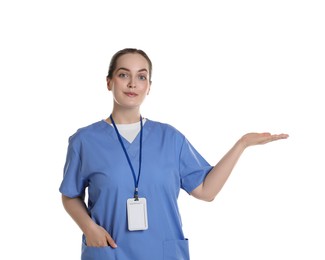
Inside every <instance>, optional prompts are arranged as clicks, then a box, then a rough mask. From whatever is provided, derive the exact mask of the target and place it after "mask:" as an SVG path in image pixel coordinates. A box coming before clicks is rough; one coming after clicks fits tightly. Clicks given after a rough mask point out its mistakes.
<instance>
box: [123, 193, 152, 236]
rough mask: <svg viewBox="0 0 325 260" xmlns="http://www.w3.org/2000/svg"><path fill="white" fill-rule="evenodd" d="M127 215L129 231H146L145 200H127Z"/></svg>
mask: <svg viewBox="0 0 325 260" xmlns="http://www.w3.org/2000/svg"><path fill="white" fill-rule="evenodd" d="M127 213H128V228H129V231H137V230H146V229H148V217H147V200H146V199H145V198H139V199H138V200H135V199H134V198H131V199H128V200H127Z"/></svg>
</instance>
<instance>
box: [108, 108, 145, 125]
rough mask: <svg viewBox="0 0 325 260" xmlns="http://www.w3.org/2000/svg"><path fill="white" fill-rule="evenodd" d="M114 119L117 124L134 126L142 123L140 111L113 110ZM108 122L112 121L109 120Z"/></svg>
mask: <svg viewBox="0 0 325 260" xmlns="http://www.w3.org/2000/svg"><path fill="white" fill-rule="evenodd" d="M112 117H113V119H114V122H115V123H116V124H132V123H136V122H139V121H140V111H139V110H134V111H116V110H114V109H113V111H112ZM108 120H110V119H109V118H108Z"/></svg>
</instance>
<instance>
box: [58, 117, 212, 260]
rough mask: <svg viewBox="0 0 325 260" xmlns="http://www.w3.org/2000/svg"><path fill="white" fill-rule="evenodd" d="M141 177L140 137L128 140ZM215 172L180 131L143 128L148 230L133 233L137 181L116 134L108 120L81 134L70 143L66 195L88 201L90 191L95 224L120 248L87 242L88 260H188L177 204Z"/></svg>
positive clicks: (142, 188)
mask: <svg viewBox="0 0 325 260" xmlns="http://www.w3.org/2000/svg"><path fill="white" fill-rule="evenodd" d="M122 140H123V143H124V145H125V148H126V150H127V152H128V154H129V157H130V160H131V162H132V165H133V167H134V170H135V172H136V174H137V173H138V168H139V147H140V144H139V142H140V135H138V136H137V137H136V139H135V140H134V141H133V142H132V143H129V142H128V141H127V140H126V139H124V138H123V137H122ZM211 169H212V166H211V165H210V164H209V163H208V162H207V161H206V160H205V159H204V158H203V157H202V156H201V155H200V154H199V153H198V152H197V151H196V150H195V148H194V147H193V146H192V145H191V144H190V143H189V141H188V140H187V139H186V138H185V136H184V135H183V134H182V133H180V132H179V131H178V130H177V129H175V128H174V127H172V126H170V125H168V124H163V123H159V122H155V121H151V120H148V119H147V120H146V123H145V124H144V126H143V145H142V166H141V177H140V181H139V197H144V198H146V199H147V212H148V225H149V228H148V230H144V231H129V230H128V226H127V212H126V201H127V199H128V198H132V197H133V194H134V179H133V175H132V172H131V169H130V167H129V164H128V162H127V159H126V156H125V154H124V152H123V148H122V147H121V144H120V143H119V140H118V137H117V134H116V132H115V130H114V128H113V127H112V126H111V125H109V124H108V123H106V122H105V121H104V120H101V121H99V122H96V123H94V124H91V125H89V126H86V127H83V128H80V129H78V131H77V132H76V133H75V134H74V135H72V136H71V137H70V138H69V146H68V151H67V158H66V163H65V166H64V176H63V180H62V183H61V186H60V192H61V193H62V194H64V195H65V196H67V197H70V198H74V197H78V196H84V195H85V192H86V188H88V203H87V205H88V210H89V214H90V216H91V218H92V219H93V220H94V221H95V222H96V223H97V224H99V225H100V226H102V227H104V228H105V229H106V230H107V231H108V233H109V234H110V235H111V236H112V238H113V239H114V240H115V241H116V244H117V245H118V248H116V249H113V248H111V247H109V246H107V247H88V246H86V244H85V237H84V236H83V237H82V253H81V255H82V256H81V259H83V260H92V259H93V260H104V259H105V260H130V259H134V260H172V259H173V260H181V259H182V260H188V259H189V248H188V240H187V239H186V238H185V237H184V234H183V230H182V222H181V216H180V213H179V209H178V205H177V198H178V195H179V192H180V189H181V188H182V189H184V190H185V191H186V192H187V193H190V192H191V191H192V190H194V189H195V188H196V187H197V186H199V185H200V184H201V183H202V182H203V180H204V178H205V176H206V175H207V174H208V172H209V171H210V170H211Z"/></svg>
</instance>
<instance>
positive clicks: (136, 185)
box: [110, 115, 143, 200]
mask: <svg viewBox="0 0 325 260" xmlns="http://www.w3.org/2000/svg"><path fill="white" fill-rule="evenodd" d="M110 119H111V121H112V124H113V126H114V129H115V132H116V134H117V137H118V140H119V141H120V144H121V146H122V148H123V151H124V154H125V156H126V159H127V160H128V163H129V166H130V169H131V171H132V174H133V179H134V186H135V189H134V199H135V200H139V188H138V186H139V180H140V174H141V162H142V128H143V125H142V116H140V127H141V128H140V153H139V173H138V178H137V177H136V175H135V171H134V168H133V166H132V163H131V160H130V157H129V155H128V153H127V151H126V149H125V146H124V144H123V141H122V137H121V135H120V133H119V131H118V129H117V127H116V125H115V122H114V119H113V116H112V115H110Z"/></svg>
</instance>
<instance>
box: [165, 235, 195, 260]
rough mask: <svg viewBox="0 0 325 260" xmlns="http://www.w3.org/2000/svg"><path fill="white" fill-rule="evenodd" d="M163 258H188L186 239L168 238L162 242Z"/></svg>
mask: <svg viewBox="0 0 325 260" xmlns="http://www.w3.org/2000/svg"><path fill="white" fill-rule="evenodd" d="M163 247H164V260H190V253H189V247H188V240H187V239H185V240H168V241H165V242H164V245H163Z"/></svg>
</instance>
